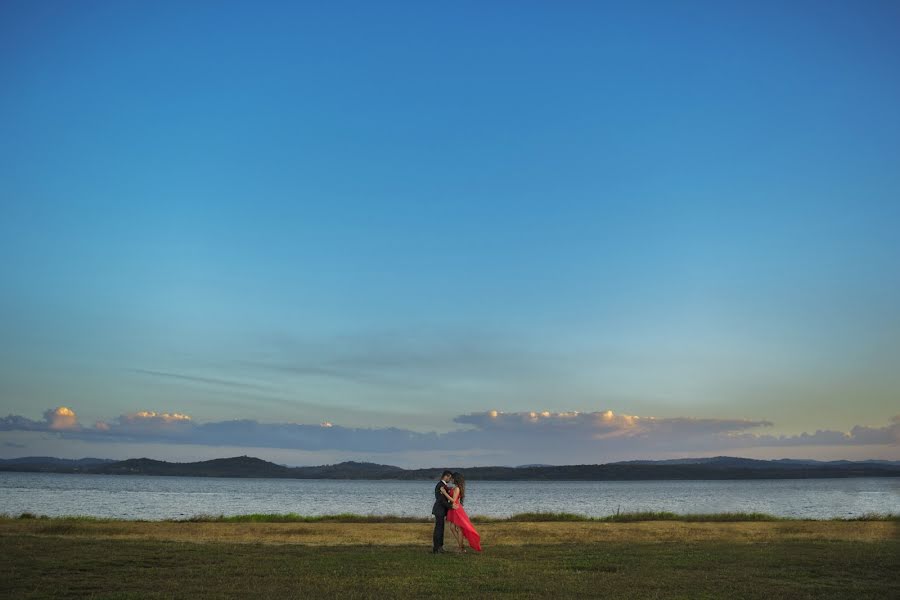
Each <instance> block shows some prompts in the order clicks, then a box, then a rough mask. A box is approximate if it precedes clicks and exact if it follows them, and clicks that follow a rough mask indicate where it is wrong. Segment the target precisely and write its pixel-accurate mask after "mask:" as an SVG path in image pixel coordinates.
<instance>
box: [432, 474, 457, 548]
mask: <svg viewBox="0 0 900 600" xmlns="http://www.w3.org/2000/svg"><path fill="white" fill-rule="evenodd" d="M452 475H453V473H451V472H450V471H444V472H443V473H441V480H440V481H438V482H437V485H436V486H434V506H432V507H431V514H433V515H434V540H433V541H434V547H433V548H432V549H431V551H432V552H434V553H435V554H438V553H441V552H443V551H444V519H446V518H447V511H448V510H450V509H451V508H453V503H452V502H450V501H449V500H447V498H446V497H445V496H444V495H443V494H442V493H441V490H442V489H444V490H446V491H447V493H448V494H449V493H450V486H449V485H447V482H448V481H450V477H451V476H452Z"/></svg>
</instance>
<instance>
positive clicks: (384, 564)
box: [0, 516, 900, 599]
mask: <svg viewBox="0 0 900 600" xmlns="http://www.w3.org/2000/svg"><path fill="white" fill-rule="evenodd" d="M348 519H350V517H349V516H347V517H345V519H344V520H341V519H332V520H327V519H317V520H312V521H307V522H304V521H293V522H291V521H284V520H282V522H266V521H264V520H257V521H252V520H244V521H235V522H232V521H228V520H218V519H208V520H205V521H199V522H134V521H113V520H98V519H46V518H40V519H27V518H26V519H22V518H0V543H2V548H3V550H2V558H0V562H2V566H0V597H3V598H67V597H94V598H173V597H178V598H251V597H262V598H331V597H336V598H369V597H371V598H422V597H425V596H432V595H438V594H439V595H442V596H443V595H446V594H456V593H458V594H460V595H462V596H464V597H466V598H473V597H474V598H488V597H504V596H505V597H516V598H518V597H522V598H528V597H534V598H544V597H546V598H571V597H607V598H791V599H793V598H850V597H853V598H855V599H860V598H879V599H881V598H900V577H898V575H897V574H898V573H900V522H898V521H897V520H896V519H895V518H894V519H884V520H872V521H789V520H759V519H757V520H747V521H736V520H710V521H706V522H703V521H696V520H690V521H689V520H663V521H629V522H608V521H607V522H604V521H578V520H564V519H560V520H557V521H553V520H546V519H545V520H542V521H524V520H507V521H496V520H494V521H493V522H483V523H481V524H480V525H479V530H480V531H481V534H482V539H483V542H484V548H485V551H484V552H483V553H482V554H458V553H454V552H448V553H447V554H444V555H437V556H435V555H432V554H431V552H430V537H431V529H430V526H429V524H428V523H422V522H402V520H401V521H400V522H353V521H352V520H350V521H349V522H348ZM449 539H451V538H450V536H449V534H448V540H449ZM448 549H449V546H448Z"/></svg>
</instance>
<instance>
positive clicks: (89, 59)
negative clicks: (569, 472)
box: [0, 0, 900, 466]
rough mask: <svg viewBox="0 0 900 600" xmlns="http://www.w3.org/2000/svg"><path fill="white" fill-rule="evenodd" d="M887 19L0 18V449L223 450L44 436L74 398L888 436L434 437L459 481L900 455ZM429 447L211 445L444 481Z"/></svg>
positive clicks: (187, 410) (387, 417)
mask: <svg viewBox="0 0 900 600" xmlns="http://www.w3.org/2000/svg"><path fill="white" fill-rule="evenodd" d="M898 28H900V5H898V4H897V3H896V2H873V1H869V2H849V1H847V2H824V1H809V2H799V1H797V2H752V3H751V2H744V3H741V2H677V3H675V2H646V3H627V6H626V5H625V3H622V4H621V5H615V4H612V3H557V2H543V3H541V2H534V3H529V2H492V3H487V2H453V3H442V2H400V3H391V2H379V3H373V2H328V3H322V2H319V3H312V2H310V3H301V2H283V3H282V2H266V3H262V4H261V3H251V2H190V3H184V2H112V1H107V2H96V1H81V2H55V1H42V2H30V1H10V0H7V1H5V2H3V3H2V4H0V203H2V206H0V208H2V213H0V339H2V344H0V415H6V414H9V415H11V417H10V419H7V422H6V425H5V426H4V427H2V428H0V429H4V428H5V430H4V431H0V457H9V456H20V455H28V454H54V455H58V456H84V455H95V456H96V455H104V456H113V457H120V458H124V457H127V456H134V455H138V454H141V455H145V454H146V455H153V456H155V457H161V458H179V457H201V456H208V457H211V456H221V455H223V454H226V455H227V454H229V453H230V452H231V450H232V448H230V447H229V448H225V447H224V446H227V445H228V444H227V443H226V441H227V440H220V439H218V438H216V440H217V441H215V442H210V441H209V440H210V439H212V438H209V437H207V438H204V439H206V440H207V441H206V442H189V443H179V442H177V439H175V438H172V437H171V436H162V437H158V436H156V434H154V436H151V437H147V438H141V437H140V436H137V437H135V436H136V434H133V433H129V434H128V435H129V436H132V437H127V436H125V437H119V438H116V440H115V441H109V440H107V441H104V442H102V443H101V442H98V441H95V440H96V438H95V437H91V435H93V434H91V435H87V434H86V433H84V432H82V433H80V434H79V435H67V434H66V433H65V432H66V430H67V427H66V426H59V427H56V426H54V423H55V421H53V418H55V417H53V415H50V416H47V417H46V418H45V420H44V421H41V415H42V414H43V413H44V411H45V410H47V409H51V408H55V407H57V406H66V407H70V408H71V409H72V410H73V411H74V412H76V413H77V418H78V421H79V423H80V424H79V425H78V426H77V427H79V428H91V427H93V426H92V424H93V423H94V422H95V421H98V420H99V421H103V422H104V423H108V422H114V421H115V419H117V418H119V415H125V417H123V418H122V419H120V421H119V423H120V424H121V425H122V426H123V427H124V426H125V423H126V421H127V422H128V423H131V422H132V421H130V420H129V419H132V420H133V419H134V415H135V414H137V413H139V411H157V412H159V413H163V412H166V413H175V412H177V413H182V414H188V415H190V416H191V417H192V422H194V423H221V422H227V421H231V420H235V419H241V420H253V421H258V422H261V423H270V424H278V423H280V424H288V423H295V424H305V425H314V426H318V425H319V424H320V423H322V422H325V421H328V422H331V423H333V424H334V425H336V426H341V427H345V428H349V429H348V431H360V428H373V429H377V430H381V429H384V428H390V427H393V428H397V429H399V430H402V431H404V432H407V430H408V432H407V433H408V434H409V436H411V435H412V434H413V433H427V432H437V433H438V434H448V432H451V433H449V434H448V435H450V436H452V435H454V434H453V433H452V432H457V431H460V430H464V431H468V432H469V433H471V431H472V430H471V429H470V428H472V427H475V428H476V429H477V428H478V427H482V424H481V421H479V419H480V417H479V416H478V415H482V414H484V413H486V411H489V410H498V411H502V412H505V413H513V414H517V415H520V416H521V415H527V414H528V413H529V412H530V411H538V412H540V411H544V410H546V411H550V412H552V413H554V414H555V413H558V412H566V411H580V412H583V413H594V414H595V415H598V416H597V417H596V419H595V420H594V421H591V422H590V423H586V424H585V425H584V426H585V427H586V428H587V429H585V431H586V432H587V433H586V435H587V438H586V439H588V438H590V439H599V438H602V437H603V436H604V435H605V434H598V433H597V431H596V430H594V429H590V428H591V427H594V426H595V425H593V424H592V423H594V424H596V423H601V422H602V423H620V424H621V425H622V427H626V426H628V427H630V426H631V425H629V424H628V422H627V419H626V420H624V421H621V422H620V421H616V420H615V419H608V418H606V417H602V416H600V415H603V414H605V411H608V410H611V411H614V414H615V415H625V416H628V415H637V416H640V417H649V416H655V417H657V419H663V420H665V419H672V420H673V421H664V422H666V423H682V422H683V421H678V420H677V419H687V420H690V421H691V422H692V423H694V422H696V423H708V424H711V425H710V427H711V429H710V432H711V433H710V435H719V434H720V433H722V432H723V431H724V433H725V434H726V435H728V436H732V437H733V436H734V435H743V434H746V433H747V432H746V431H744V426H735V427H736V429H730V430H729V429H727V426H728V425H727V424H729V423H732V422H733V421H734V420H741V422H742V423H743V422H746V423H754V425H747V427H750V428H751V429H752V428H754V427H762V428H763V430H760V431H759V432H757V433H759V434H760V435H764V436H765V435H769V436H797V435H800V434H803V433H809V434H814V432H816V431H818V430H822V431H823V432H850V431H851V430H852V428H853V427H862V428H874V429H877V430H879V431H883V432H885V433H884V436H882V437H881V438H878V437H877V436H875V437H873V438H872V439H876V438H877V439H879V440H882V441H881V442H880V443H878V444H876V443H874V442H873V443H871V444H863V443H861V442H859V443H855V444H854V445H853V446H852V447H851V446H849V445H847V444H843V443H841V442H840V441H838V442H837V443H834V444H831V443H823V444H821V445H819V444H818V443H817V444H815V445H799V446H795V445H793V444H777V443H768V442H766V440H767V439H768V440H769V442H771V440H770V439H769V438H765V439H762V440H759V441H758V442H754V443H748V445H747V446H746V447H744V446H740V445H738V446H735V447H734V448H736V449H733V448H732V447H729V446H728V445H727V444H724V445H723V444H719V445H714V447H707V446H704V445H703V444H693V443H683V444H682V445H679V444H681V442H679V440H681V439H682V438H680V437H677V436H676V437H675V438H673V439H671V440H670V439H669V438H666V443H665V444H662V445H660V446H652V447H651V446H646V447H642V446H641V445H640V444H636V443H632V442H634V439H633V437H634V436H631V437H629V435H625V434H623V435H625V437H627V438H629V439H630V440H631V442H629V444H625V445H622V446H615V445H609V446H603V447H596V448H595V447H593V446H590V443H588V442H585V444H586V445H585V446H584V447H581V446H579V447H578V448H575V447H568V446H567V445H566V443H567V442H566V440H565V436H564V435H563V436H561V437H560V436H556V434H549V433H548V434H547V435H548V437H546V438H540V437H539V436H540V435H541V434H540V432H538V431H535V432H530V433H529V432H528V431H526V432H525V433H527V435H532V434H534V435H535V436H538V437H536V438H535V439H536V440H544V441H545V442H546V443H544V442H541V441H537V442H536V447H537V448H538V449H539V451H538V450H535V451H534V454H535V456H533V457H532V456H531V455H528V460H524V454H522V452H520V451H519V450H516V448H517V447H518V446H516V444H515V443H513V442H510V446H509V448H510V450H509V452H508V453H507V454H506V455H504V454H503V449H502V448H493V449H490V448H487V446H488V445H490V444H486V442H484V440H481V441H479V439H476V438H472V439H468V438H466V436H465V435H463V433H460V434H459V435H458V436H457V439H459V440H460V442H461V444H463V445H465V444H468V446H467V447H466V448H465V450H462V449H461V450H459V452H460V454H459V455H458V456H459V457H465V459H468V460H469V462H471V463H473V464H474V463H484V462H501V463H506V464H516V462H517V460H516V459H518V458H520V457H522V458H523V460H521V461H519V462H520V463H521V462H557V463H564V462H584V461H591V462H603V461H604V460H606V459H611V458H631V457H634V458H639V457H657V456H659V457H662V456H672V455H699V454H704V453H712V454H722V453H728V454H740V455H759V456H802V457H814V458H815V457H822V458H841V457H852V458H893V459H900V421H891V419H892V418H894V417H895V416H897V415H898V414H900V266H898V265H900V110H898V107H900V37H898V36H897V31H898ZM129 415H131V416H130V417H129ZM13 417H16V419H18V420H16V419H13ZM19 417H21V419H19ZM152 418H154V419H156V421H154V423H157V424H158V425H160V426H168V423H169V421H167V420H166V419H163V418H162V417H158V416H157V417H152ZM560 418H561V419H566V418H568V417H560ZM616 418H618V417H616ZM22 419H24V420H22ZM516 419H518V417H516ZM553 419H556V417H553ZM514 421H515V419H514ZM521 421H522V423H526V426H530V425H527V423H530V419H529V418H527V416H526V417H523V419H522V420H521ZM515 422H516V423H518V422H519V421H515ZM554 422H555V421H554ZM560 422H562V421H560ZM23 423H24V425H23ZM28 423H36V425H29V424H28ZM42 423H43V424H42ZM510 423H512V421H510ZM722 423H725V424H726V427H725V428H724V429H723V428H722V427H721V424H722ZM757 423H766V424H764V425H755V424H757ZM769 423H770V424H769ZM891 423H894V425H891ZM64 425H65V424H64ZM879 428H881V429H879ZM489 429H490V427H488V428H487V429H484V430H483V431H488V430H489ZM103 431H107V430H103ZM113 431H115V428H113ZM304 431H306V430H302V431H301V430H298V431H297V433H296V435H297V436H301V437H302V436H303V435H306V434H305V433H304ZM529 431H530V430H529ZM547 431H549V430H547ZM642 431H644V433H645V434H646V433H647V431H646V430H642ZM653 431H657V430H656V429H653ZM666 431H669V429H666ZM859 431H863V430H859ZM866 431H868V430H866ZM753 432H755V429H753V430H752V432H751V433H750V434H748V435H752V434H753ZM69 433H70V434H72V431H69ZM123 435H124V434H123ZM185 435H187V434H185ZM291 435H294V434H291ZM473 435H474V434H473ZM486 435H488V434H486ZM516 435H518V434H516ZM654 435H656V434H654ZM659 435H663V434H659ZM666 435H668V434H666ZM823 435H824V434H823ZM879 435H881V434H879ZM554 436H555V437H554ZM598 436H599V437H598ZM885 436H886V437H885ZM612 437H616V439H618V435H616V436H612ZM248 439H249V438H248ZM292 439H293V438H292ZM440 439H441V442H440V444H442V446H441V448H442V449H439V448H437V447H435V450H436V451H438V450H439V451H440V452H444V453H445V454H440V453H438V454H435V455H429V456H428V457H427V459H425V458H422V454H421V448H419V447H418V446H416V447H415V448H413V447H407V446H405V445H403V444H399V445H395V446H391V445H390V444H388V443H387V442H385V444H387V445H386V446H379V445H374V446H365V445H362V446H358V445H355V444H350V443H349V442H348V443H347V444H345V445H341V443H337V442H336V443H334V444H325V447H319V446H316V445H313V446H315V447H312V446H310V447H307V445H304V444H299V445H298V444H294V443H293V442H288V443H285V444H282V445H281V446H272V447H270V448H269V449H268V450H266V451H263V450H260V449H259V448H257V447H256V446H254V445H253V444H254V443H255V442H253V443H250V442H248V443H247V444H244V445H243V446H241V447H243V448H246V450H241V451H239V452H237V453H249V454H253V455H257V456H263V457H270V458H278V459H279V460H280V461H281V462H288V463H295V464H301V463H316V462H325V461H328V460H331V459H337V458H355V459H366V460H375V461H376V462H391V461H392V462H393V463H395V464H419V463H422V462H423V461H424V462H425V463H429V466H432V465H430V463H431V462H434V463H435V464H441V462H442V461H441V460H440V458H441V457H442V456H447V454H446V452H448V450H447V447H452V446H454V444H452V443H450V442H448V440H449V439H451V438H445V437H441V438H440ZM717 439H718V438H717ZM789 439H795V438H793V437H789ZM796 439H801V438H796ZM804 439H805V438H804ZM823 439H824V438H823ZM860 439H861V438H860ZM885 439H886V440H887V442H886V443H885V442H884V440H885ZM123 440H124V441H123ZM173 440H174V441H173ZM720 441H721V440H720ZM670 442H671V443H670ZM423 443H424V442H423ZM591 443H592V442H591ZM604 443H605V442H604ZM617 443H618V442H617ZM215 444H220V445H219V446H216V445H215ZM480 444H486V446H485V448H484V449H482V448H481V446H480ZM610 444H612V442H610ZM767 444H768V445H767ZM262 445H263V446H265V444H262ZM482 450H483V451H482ZM453 457H454V458H456V457H457V455H453ZM548 457H549V458H548ZM542 458H544V460H541V459H542ZM432 459H434V460H432ZM463 459H464V458H459V460H463Z"/></svg>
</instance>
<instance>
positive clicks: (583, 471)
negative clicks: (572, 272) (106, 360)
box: [0, 456, 900, 481]
mask: <svg viewBox="0 0 900 600" xmlns="http://www.w3.org/2000/svg"><path fill="white" fill-rule="evenodd" d="M459 470H461V471H464V472H465V474H466V476H467V477H468V479H470V480H479V479H480V480H499V481H638V480H687V479H711V480H716V479H810V478H846V477H900V463H897V462H889V461H860V462H854V461H833V462H819V461H811V460H808V461H804V460H756V459H749V458H737V457H728V456H717V457H713V458H694V459H689V458H685V459H675V460H664V461H628V462H618V463H608V464H597V465H563V466H550V465H535V466H522V467H501V466H498V467H468V468H459ZM0 471H33V472H52V473H93V474H104V475H168V476H176V477H258V478H290V479H398V480H423V479H434V478H435V477H436V476H437V474H438V473H439V472H440V471H441V469H440V468H432V469H402V468H400V467H395V466H391V465H382V464H377V463H371V462H354V461H350V462H342V463H338V464H333V465H322V466H315V467H287V466H284V465H277V464H275V463H271V462H268V461H265V460H262V459H259V458H253V457H250V456H237V457H233V458H217V459H214V460H207V461H201V462H191V463H176V462H166V461H160V460H153V459H149V458H132V459H128V460H123V461H108V460H103V459H80V460H67V459H55V458H44V457H26V458H22V459H7V460H0Z"/></svg>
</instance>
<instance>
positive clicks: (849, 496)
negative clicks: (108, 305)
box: [0, 472, 900, 520]
mask: <svg viewBox="0 0 900 600" xmlns="http://www.w3.org/2000/svg"><path fill="white" fill-rule="evenodd" d="M433 487H434V483H433V482H428V481H339V480H324V479H230V478H195V477H149V476H127V475H70V474H56V473H10V472H0V513H5V514H9V515H18V514H21V513H23V512H30V513H34V514H40V515H49V516H61V515H84V516H92V517H108V518H116V519H146V520H158V519H183V518H186V517H191V516H195V515H238V514H251V513H298V514H302V515H323V514H335V513H357V514H365V515H369V514H372V515H401V516H410V517H425V516H428V515H429V514H430V512H431V504H432V501H433V496H432V490H433ZM466 509H467V511H468V512H469V514H472V515H486V516H493V517H505V516H509V515H512V514H515V513H521V512H544V511H546V512H571V513H579V514H583V515H589V516H597V517H599V516H605V515H609V514H613V513H615V512H616V511H621V512H636V511H670V512H675V513H713V512H738V511H740V512H763V513H769V514H773V515H778V516H783V517H798V518H806V519H826V518H832V517H845V518H846V517H858V516H860V515H863V514H866V513H873V512H875V513H888V512H893V513H900V478H897V477H883V478H855V479H766V480H754V481H746V480H743V481H590V482H586V481H552V482H527V481H472V482H469V485H468V490H467V499H466Z"/></svg>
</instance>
